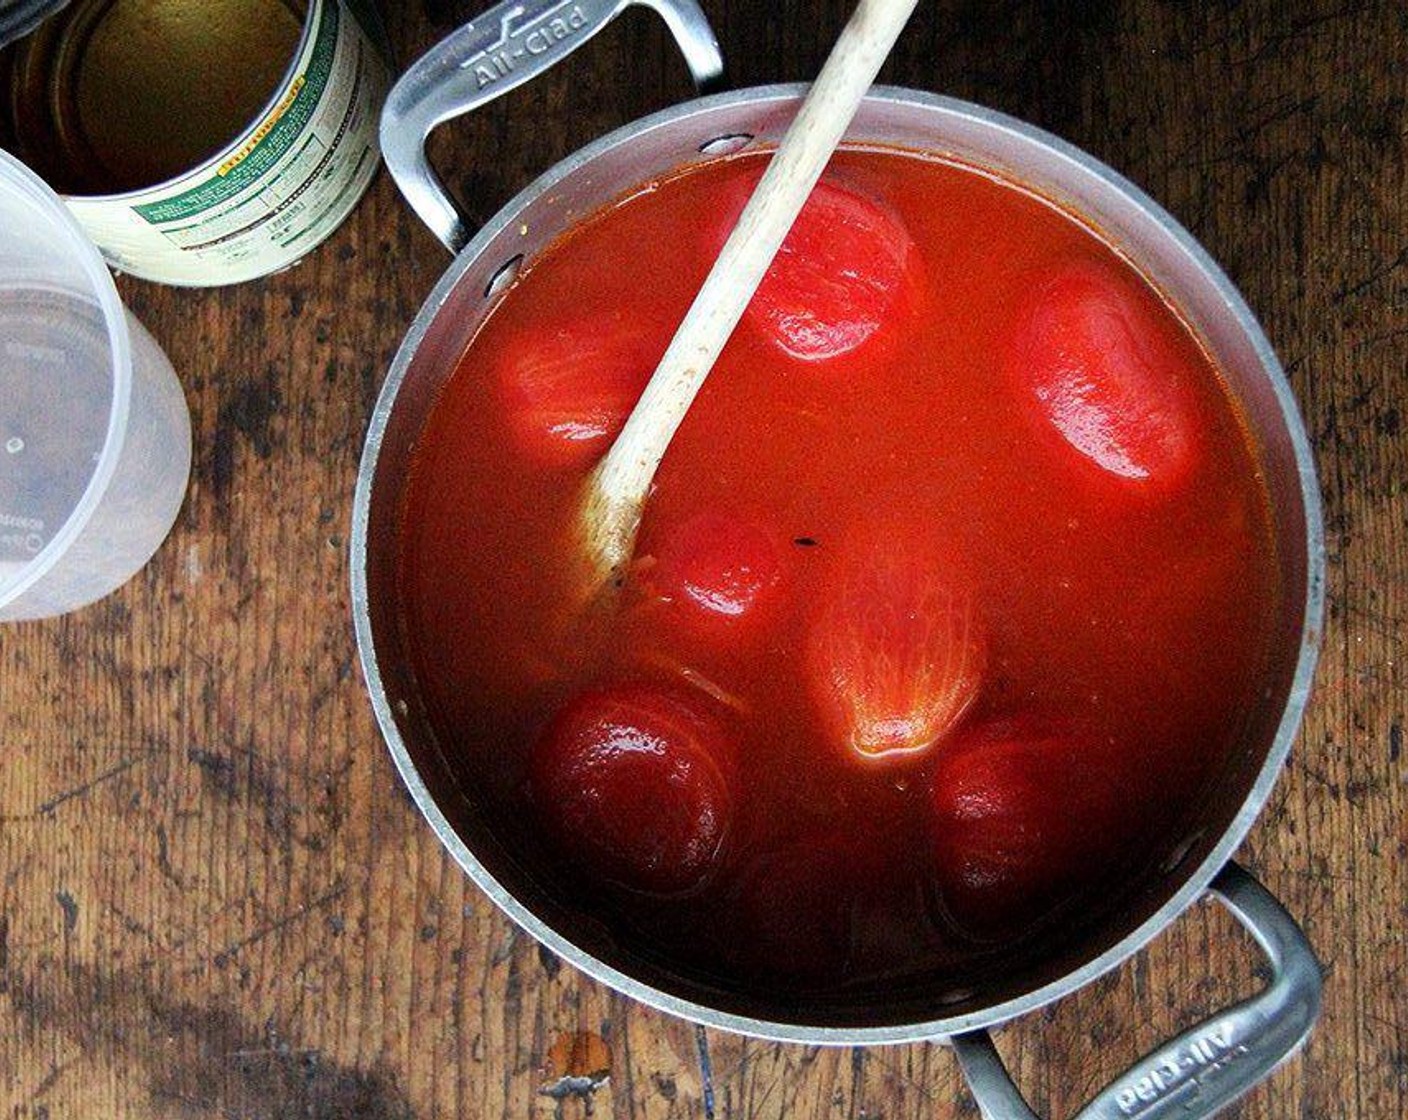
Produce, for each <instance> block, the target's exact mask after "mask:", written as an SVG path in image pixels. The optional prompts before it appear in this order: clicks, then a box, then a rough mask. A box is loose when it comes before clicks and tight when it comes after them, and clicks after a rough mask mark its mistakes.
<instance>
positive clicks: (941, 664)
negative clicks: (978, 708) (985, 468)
mask: <svg viewBox="0 0 1408 1120" xmlns="http://www.w3.org/2000/svg"><path fill="white" fill-rule="evenodd" d="M848 543H849V546H850V547H849V548H848V549H847V551H845V552H843V553H842V554H841V556H840V558H839V562H838V563H837V565H836V567H835V569H834V570H833V572H832V579H831V585H830V586H829V587H828V588H827V589H826V590H825V592H823V593H824V594H825V595H826V596H827V597H826V598H825V599H824V600H823V601H822V603H821V606H820V610H819V611H818V612H817V613H816V615H815V617H814V618H813V619H812V623H811V626H810V629H809V632H808V635H807V649H806V660H807V676H808V684H809V687H810V690H811V694H812V697H813V701H814V702H815V704H816V705H817V707H818V709H819V710H820V712H821V714H822V717H823V721H824V723H825V724H826V725H827V726H828V727H829V728H830V731H831V733H832V735H833V737H834V739H835V741H836V742H837V743H838V744H840V745H841V746H842V747H844V748H845V749H846V750H847V751H848V752H851V756H852V757H859V758H862V759H866V760H870V761H877V760H883V761H890V760H898V759H901V758H905V757H910V756H913V755H916V754H920V753H923V752H926V751H928V750H929V749H930V748H932V747H933V746H934V745H935V744H936V743H938V742H940V741H941V740H942V739H944V738H945V737H946V736H947V735H948V734H949V732H950V731H952V730H953V728H954V727H955V726H956V725H957V724H958V722H959V720H960V719H962V717H963V715H964V713H965V712H966V711H967V710H968V708H969V706H970V705H971V704H972V703H973V701H974V700H975V699H976V698H977V695H978V690H979V688H980V686H981V685H982V681H983V672H984V669H985V668H986V664H987V638H986V633H985V628H984V626H983V623H982V620H981V619H980V618H979V617H978V612H977V606H976V603H975V601H974V588H973V584H972V581H971V577H969V576H968V575H967V574H966V573H965V572H964V571H963V570H962V569H961V567H960V566H959V565H958V564H957V563H955V562H954V561H953V560H952V559H951V558H949V557H947V556H946V555H945V553H944V550H943V549H941V548H937V547H926V546H925V545H923V544H921V543H920V542H919V541H918V539H917V536H916V534H915V533H913V532H910V533H905V532H903V531H900V530H898V529H897V531H896V532H895V533H894V534H893V535H879V534H874V533H870V534H867V535H866V536H864V537H862V538H860V539H856V540H853V541H851V542H848ZM843 547H844V546H843Z"/></svg>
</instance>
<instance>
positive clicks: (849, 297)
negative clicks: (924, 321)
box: [708, 168, 919, 361]
mask: <svg viewBox="0 0 1408 1120" xmlns="http://www.w3.org/2000/svg"><path fill="white" fill-rule="evenodd" d="M761 177H762V171H761V169H754V168H749V169H748V170H747V171H746V172H745V173H743V174H741V175H739V176H737V177H736V178H735V179H734V180H733V182H732V183H731V184H730V186H729V189H728V190H727V191H726V193H725V197H726V199H727V205H726V206H725V209H724V214H723V217H724V221H723V222H722V223H721V224H720V225H719V226H718V227H717V228H716V229H714V230H713V231H712V243H711V244H710V245H709V246H708V249H709V251H710V252H711V253H712V254H715V255H716V254H717V253H718V251H719V249H720V248H722V247H723V243H724V242H725V241H726V240H727V239H728V235H729V234H730V233H731V232H732V231H733V227H734V224H735V223H736V222H737V220H738V216H739V214H740V213H742V211H743V207H744V205H745V203H746V202H747V201H748V198H749V196H750V195H751V194H752V192H753V188H754V187H756V186H757V184H758V180H759V179H760V178H761ZM918 265H919V253H918V250H917V249H916V248H915V245H914V242H913V240H912V239H911V238H910V236H909V232H908V231H907V230H906V229H905V228H904V226H902V225H901V224H900V222H899V219H898V218H896V217H894V216H892V215H891V214H890V213H888V212H887V211H886V210H885V209H884V208H883V207H882V206H881V205H880V204H879V203H877V202H876V201H874V200H873V199H870V198H867V197H865V196H864V195H861V194H858V193H856V192H855V191H852V190H850V189H849V188H846V187H842V186H840V185H839V184H837V183H836V182H835V181H834V180H831V179H828V177H827V176H825V175H823V176H822V178H821V181H820V182H818V183H817V185H816V186H815V187H814V188H813V189H812V193H811V196H810V197H809V198H808V199H807V202H806V204H805V205H804V206H803V207H802V212H801V213H800V214H799V215H798V216H797V221H796V223H795V224H794V225H793V226H792V229H791V231H790V232H789V233H788V234H787V238H786V240H785V241H783V243H782V248H781V249H780V250H779V251H778V254H777V256H776V258H774V260H773V262H772V265H771V267H769V269H768V271H767V275H766V276H764V277H763V282H762V284H761V285H760V286H759V288H758V291H757V293H756V294H755V295H754V296H753V299H752V301H751V302H750V303H749V304H748V309H747V311H745V312H744V319H745V320H747V321H748V322H749V323H750V324H752V325H753V326H754V327H755V328H757V329H759V330H760V331H761V332H762V333H763V334H764V335H765V336H766V337H767V338H770V339H772V340H773V341H774V342H775V343H776V344H777V345H778V346H779V347H781V349H782V350H783V351H784V352H786V353H787V354H790V355H791V356H792V357H794V358H799V359H801V360H803V361H824V360H826V359H828V358H838V357H840V356H841V355H843V354H849V353H851V352H853V351H855V350H858V349H859V348H860V347H861V346H863V345H865V344H866V343H867V342H869V341H871V339H872V338H875V337H877V336H879V335H881V334H882V333H885V331H886V328H887V327H893V326H894V325H895V320H897V319H899V318H901V317H902V316H903V315H904V314H905V312H906V310H907V308H906V304H907V303H908V302H912V300H913V298H914V292H915V289H916V287H917V279H916V277H917V272H918Z"/></svg>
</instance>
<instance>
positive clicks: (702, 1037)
mask: <svg viewBox="0 0 1408 1120" xmlns="http://www.w3.org/2000/svg"><path fill="white" fill-rule="evenodd" d="M694 1047H695V1049H696V1050H698V1051H699V1081H700V1084H701V1085H702V1086H703V1087H704V1092H703V1094H702V1096H703V1101H704V1120H714V1063H713V1061H711V1060H710V1058H709V1035H708V1032H706V1031H705V1030H704V1025H703V1024H702V1023H695V1024H694Z"/></svg>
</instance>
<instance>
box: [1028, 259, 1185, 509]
mask: <svg viewBox="0 0 1408 1120" xmlns="http://www.w3.org/2000/svg"><path fill="white" fill-rule="evenodd" d="M1168 319H1169V312H1168V310H1167V309H1166V308H1164V307H1162V306H1161V305H1160V304H1159V302H1158V298H1157V297H1156V296H1155V295H1154V293H1153V292H1152V291H1150V290H1148V289H1146V288H1144V287H1143V286H1142V285H1140V284H1138V283H1137V282H1136V281H1134V280H1132V279H1130V278H1128V277H1126V276H1123V275H1122V274H1120V273H1119V272H1117V271H1115V270H1114V269H1113V268H1111V267H1109V266H1107V265H1103V264H1098V263H1096V262H1094V261H1084V260H1082V261H1075V262H1071V263H1067V264H1064V265H1062V266H1060V267H1058V268H1057V269H1056V271H1055V272H1054V273H1052V274H1051V275H1050V276H1049V277H1048V278H1047V279H1046V280H1045V282H1044V283H1038V284H1037V285H1036V286H1035V288H1034V290H1033V293H1032V295H1031V296H1030V297H1029V298H1028V299H1027V301H1026V302H1025V304H1024V305H1023V307H1022V310H1021V312H1020V313H1019V316H1018V321H1017V327H1016V330H1015V333H1014V335H1013V339H1012V346H1011V350H1010V352H1009V355H1008V360H1009V362H1010V367H1011V375H1012V377H1013V378H1014V380H1015V381H1016V384H1017V385H1018V387H1019V389H1020V390H1021V391H1023V392H1024V394H1025V395H1026V396H1027V399H1028V400H1029V401H1030V402H1031V403H1032V404H1033V405H1034V406H1035V408H1036V411H1037V413H1038V415H1039V417H1040V419H1041V422H1043V423H1044V424H1045V425H1049V427H1050V428H1052V429H1054V430H1055V432H1056V433H1057V434H1058V435H1059V436H1060V437H1061V439H1062V440H1064V441H1065V444H1066V445H1068V446H1069V447H1070V448H1071V449H1073V450H1074V451H1076V452H1077V453H1079V454H1080V455H1081V456H1082V457H1083V458H1084V460H1086V461H1088V462H1089V463H1092V464H1094V465H1095V466H1096V467H1098V468H1100V470H1101V471H1104V472H1106V474H1105V477H1109V476H1114V477H1115V478H1118V479H1122V480H1126V481H1128V482H1130V483H1134V484H1144V485H1157V486H1166V485H1174V484H1177V483H1178V482H1179V481H1180V480H1182V479H1183V478H1185V477H1186V476H1187V473H1188V471H1189V470H1190V468H1191V467H1192V465H1193V461H1194V458H1195V455H1196V452H1197V436H1196V430H1195V420H1194V416H1193V402H1192V400H1191V399H1190V391H1189V388H1188V385H1187V383H1186V379H1187V377H1188V376H1189V373H1188V370H1187V368H1186V366H1187V362H1186V359H1184V358H1183V357H1181V356H1180V354H1179V352H1178V347H1177V345H1176V344H1175V342H1174V339H1173V338H1171V337H1170V335H1171V328H1170V327H1169V325H1168V323H1167V320H1168Z"/></svg>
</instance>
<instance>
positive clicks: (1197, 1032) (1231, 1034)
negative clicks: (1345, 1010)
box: [951, 863, 1321, 1120]
mask: <svg viewBox="0 0 1408 1120" xmlns="http://www.w3.org/2000/svg"><path fill="white" fill-rule="evenodd" d="M1211 891H1212V893H1213V894H1214V895H1215V896H1216V897H1217V898H1218V900H1219V901H1221V902H1222V904H1223V905H1224V906H1226V907H1227V908H1228V909H1229V910H1231V911H1232V914H1233V915H1234V916H1235V917H1236V918H1237V920H1238V921H1240V922H1241V923H1242V925H1243V926H1245V927H1246V928H1247V930H1248V931H1249V932H1250V933H1251V934H1252V936H1253V937H1255V938H1256V940H1257V943H1258V944H1259V945H1260V946H1261V948H1262V950H1263V952H1265V953H1266V956H1267V958H1268V959H1269V961H1270V963H1271V972H1272V977H1271V982H1270V983H1269V984H1268V985H1267V986H1266V988H1265V989H1264V990H1262V992H1261V993H1260V994H1258V995H1256V996H1253V997H1252V998H1251V999H1248V1000H1245V1001H1244V1002H1242V1003H1239V1004H1237V1005H1235V1006H1234V1007H1230V1008H1228V1009H1227V1010H1226V1011H1223V1012H1220V1013H1219V1014H1217V1015H1214V1016H1212V1017H1211V1018H1209V1019H1207V1020H1205V1021H1204V1022H1202V1023H1199V1024H1198V1025H1197V1026H1195V1027H1193V1028H1191V1029H1190V1030H1187V1031H1185V1032H1183V1033H1182V1034H1180V1035H1179V1036H1178V1037H1177V1038H1175V1039H1173V1040H1172V1041H1171V1042H1167V1043H1165V1044H1164V1045H1163V1046H1161V1047H1159V1048H1158V1049H1157V1050H1155V1051H1153V1052H1152V1053H1150V1054H1147V1055H1145V1057H1143V1058H1142V1059H1140V1060H1139V1061H1138V1062H1137V1063H1135V1065H1134V1067H1133V1068H1132V1069H1130V1070H1129V1071H1128V1072H1127V1073H1125V1074H1123V1075H1122V1076H1120V1077H1118V1078H1116V1079H1115V1080H1114V1081H1112V1082H1111V1083H1110V1084H1109V1085H1107V1086H1106V1087H1105V1089H1104V1090H1103V1091H1102V1092H1101V1093H1100V1095H1099V1096H1097V1097H1096V1098H1095V1099H1094V1100H1093V1101H1091V1102H1090V1103H1089V1104H1088V1105H1086V1106H1085V1108H1083V1109H1081V1111H1080V1112H1079V1113H1077V1114H1076V1117H1075V1120H1135V1118H1136V1117H1137V1118H1138V1120H1161V1118H1164V1117H1174V1116H1177V1117H1178V1118H1179V1120H1199V1118H1202V1117H1208V1116H1211V1115H1213V1114H1214V1113H1215V1112H1217V1110H1218V1109H1220V1108H1222V1107H1223V1106H1224V1105H1227V1104H1230V1103H1231V1102H1232V1101H1234V1100H1236V1099H1237V1098H1238V1097H1240V1096H1241V1095H1242V1094H1243V1093H1245V1092H1246V1091H1247V1090H1248V1089H1250V1088H1251V1087H1252V1086H1253V1085H1256V1084H1257V1083H1258V1082H1260V1081H1261V1080H1262V1079H1263V1078H1265V1077H1266V1076H1267V1075H1268V1074H1270V1073H1271V1071H1272V1070H1273V1069H1275V1068H1276V1067H1277V1066H1278V1065H1280V1064H1281V1062H1283V1061H1285V1060H1286V1058H1288V1057H1290V1055H1291V1054H1293V1053H1294V1052H1295V1051H1296V1049H1297V1048H1298V1047H1299V1046H1300V1044H1301V1043H1302V1042H1304V1041H1305V1037H1306V1035H1307V1034H1309V1033H1310V1028H1311V1026H1312V1025H1313V1024H1314V1022H1315V1018H1316V1016H1317V1015H1318V1014H1319V1012H1320V985H1321V977H1320V965H1319V962H1317V961H1316V959H1315V954H1314V952H1313V951H1312V950H1311V948H1310V943H1309V942H1308V941H1307V940H1306V938H1305V934H1304V933H1302V932H1301V929H1300V927H1299V926H1298V925H1296V923H1295V920H1294V919H1293V918H1292V917H1291V916H1290V915H1289V914H1288V913H1286V911H1285V909H1284V908H1283V907H1282V906H1281V904H1280V903H1279V902H1277V901H1276V899H1275V898H1273V897H1272V895H1271V894H1270V892H1269V891H1267V890H1266V888H1265V887H1263V886H1262V885H1261V884H1260V883H1258V882H1257V881H1256V880H1255V879H1254V878H1252V876H1251V875H1249V874H1248V873H1247V872H1245V871H1243V870H1242V869H1241V868H1240V867H1238V866H1237V865H1236V864H1235V863H1229V864H1228V865H1227V866H1226V867H1224V868H1223V869H1222V871H1221V872H1220V873H1219V874H1218V876H1217V878H1216V879H1214V880H1213V882H1212V887H1211ZM951 1041H952V1043H953V1047H954V1050H955V1051H956V1053H957V1054H958V1061H959V1064H960V1066H962V1068H963V1076H964V1077H965V1078H966V1079H967V1081H968V1087H969V1089H970V1090H971V1091H972V1093H973V1097H974V1099H975V1100H976V1101H977V1102H978V1109H979V1111H980V1112H981V1113H982V1115H983V1117H984V1120H1039V1118H1038V1117H1037V1115H1036V1113H1035V1112H1033V1111H1032V1110H1031V1108H1030V1107H1028V1105H1027V1102H1026V1101H1025V1100H1024V1099H1023V1098H1022V1095H1021V1093H1020V1092H1019V1091H1018V1090H1017V1087H1016V1086H1015V1085H1014V1084H1013V1083H1012V1079H1011V1077H1010V1076H1009V1075H1008V1073H1007V1070H1006V1068H1005V1067H1004V1066H1003V1064H1002V1059H1001V1058H1000V1057H999V1056H998V1053H997V1049H996V1047H994V1046H993V1044H992V1039H991V1038H989V1037H988V1033H987V1032H986V1031H973V1032H971V1033H969V1034H960V1035H955V1036H954V1037H953V1039H952V1040H951Z"/></svg>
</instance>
